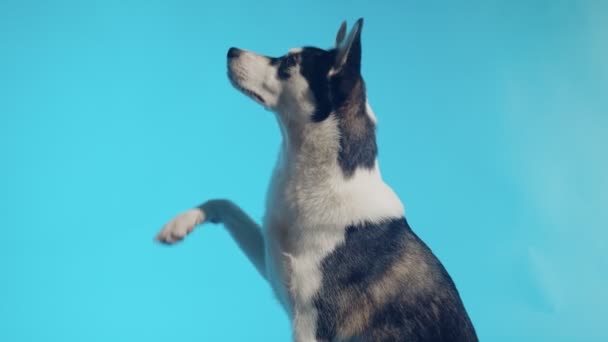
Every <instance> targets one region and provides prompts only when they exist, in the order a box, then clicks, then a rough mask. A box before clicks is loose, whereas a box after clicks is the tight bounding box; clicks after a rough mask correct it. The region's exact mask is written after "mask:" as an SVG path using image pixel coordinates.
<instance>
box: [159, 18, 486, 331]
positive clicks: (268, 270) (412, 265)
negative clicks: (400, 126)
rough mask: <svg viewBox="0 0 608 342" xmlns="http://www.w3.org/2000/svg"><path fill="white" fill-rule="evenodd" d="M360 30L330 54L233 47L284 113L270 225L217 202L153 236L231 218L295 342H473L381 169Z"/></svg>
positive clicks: (258, 92) (176, 237) (255, 84)
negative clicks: (268, 52) (287, 321)
mask: <svg viewBox="0 0 608 342" xmlns="http://www.w3.org/2000/svg"><path fill="white" fill-rule="evenodd" d="M362 27H363V19H359V20H358V21H357V22H356V23H355V25H354V26H353V27H352V29H351V31H350V33H348V35H347V32H346V22H344V23H343V24H342V26H341V27H340V29H339V31H338V34H337V37H336V40H335V46H334V48H332V49H329V50H323V49H319V48H315V47H304V48H298V49H292V50H290V51H289V53H287V54H286V55H284V56H282V57H277V58H275V57H267V56H263V55H259V54H257V53H254V52H251V51H246V50H241V49H237V48H230V50H228V77H229V79H230V81H231V82H232V84H233V85H234V86H235V87H236V88H237V89H238V90H240V91H241V92H243V93H244V94H246V95H248V96H249V97H251V98H252V99H253V100H255V101H257V102H258V103H260V104H261V105H262V106H264V107H265V108H267V109H268V110H270V111H272V112H274V113H275V114H276V118H277V121H278V122H279V126H280V129H281V134H282V137H283V140H282V144H281V148H280V152H279V155H278V159H277V164H276V167H275V169H274V173H273V175H272V180H271V184H270V187H269V190H268V193H267V200H266V214H265V217H264V220H263V225H262V226H260V225H258V224H257V223H256V222H255V221H254V220H252V219H251V218H250V217H249V216H248V215H247V214H245V213H244V212H243V210H242V209H241V208H239V207H238V206H237V205H236V204H234V203H233V202H231V201H228V200H223V199H217V200H210V201H207V202H205V203H203V204H201V205H200V206H198V207H196V208H193V209H191V210H188V211H185V212H183V213H182V214H180V215H178V216H177V217H175V218H174V219H173V220H171V221H170V222H169V223H167V224H166V225H165V226H164V227H163V229H162V230H161V231H160V233H159V234H158V236H157V237H156V238H157V240H158V241H160V242H163V243H167V244H173V243H175V242H178V241H180V240H181V239H183V238H184V237H185V236H186V235H187V234H188V233H190V232H192V230H193V229H194V228H195V227H196V226H197V225H200V224H202V223H205V222H212V223H223V224H224V226H225V227H226V228H227V229H228V231H229V232H230V234H231V235H232V237H233V238H234V239H235V240H236V242H237V243H238V245H239V247H240V248H241V249H242V250H243V252H244V253H245V254H246V255H247V257H248V258H249V259H250V260H251V262H252V264H253V265H254V266H255V268H256V269H257V270H258V272H259V273H260V275H261V276H262V277H264V278H265V279H266V280H267V281H268V282H269V283H270V285H271V286H272V289H273V290H274V292H275V294H276V296H277V298H278V299H279V301H280V302H281V304H282V305H283V307H284V308H285V310H286V312H287V314H288V315H289V317H290V319H291V322H292V328H293V340H294V341H297V342H311V341H371V342H379V341H408V342H414V341H445V342H458V341H477V336H476V333H475V330H474V328H473V325H472V324H471V321H470V319H469V317H468V315H467V312H466V311H465V308H464V306H463V304H462V301H461V299H460V296H459V294H458V291H457V290H456V287H455V285H454V283H453V281H452V279H451V278H450V276H449V275H448V273H447V272H446V270H445V269H444V268H443V266H442V265H441V263H440V262H439V260H438V259H437V258H436V257H435V256H434V255H433V253H432V252H431V250H430V249H429V248H428V247H427V246H426V245H425V244H424V242H422V241H421V240H420V239H419V238H418V236H416V234H414V232H413V231H412V230H411V228H410V226H409V225H408V223H407V221H406V220H405V216H404V209H403V205H402V204H401V202H400V201H399V199H398V198H397V196H396V195H395V193H394V192H393V191H392V190H391V188H390V187H388V186H387V185H386V184H385V183H384V182H383V181H382V178H381V176H380V170H379V168H378V162H377V160H376V157H377V153H378V149H377V146H376V135H375V134H376V133H375V127H376V118H375V116H374V114H373V112H372V110H371V108H370V106H369V105H368V104H367V99H366V93H365V83H364V82H363V78H362V77H361V29H362ZM262 227H263V228H262Z"/></svg>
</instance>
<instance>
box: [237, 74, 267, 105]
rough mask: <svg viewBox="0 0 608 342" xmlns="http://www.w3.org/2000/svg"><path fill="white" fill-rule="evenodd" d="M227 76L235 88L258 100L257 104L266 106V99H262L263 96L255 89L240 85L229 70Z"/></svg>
mask: <svg viewBox="0 0 608 342" xmlns="http://www.w3.org/2000/svg"><path fill="white" fill-rule="evenodd" d="M228 78H229V79H230V83H232V85H233V86H234V87H235V88H236V89H238V90H240V91H241V92H242V93H243V94H245V95H247V96H249V97H251V98H252V99H254V100H255V101H256V102H258V103H259V104H261V105H262V106H266V101H264V98H263V97H262V95H260V94H258V93H256V92H255V91H253V90H251V89H248V88H245V87H243V86H242V85H241V83H240V82H239V81H238V80H237V79H236V78H235V77H234V75H233V74H232V72H230V71H228Z"/></svg>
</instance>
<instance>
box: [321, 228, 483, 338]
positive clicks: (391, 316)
mask: <svg viewBox="0 0 608 342" xmlns="http://www.w3.org/2000/svg"><path fill="white" fill-rule="evenodd" d="M322 269H323V282H322V286H321V290H320V291H319V293H318V295H317V296H316V298H315V301H314V303H315V306H316V308H317V312H318V315H319V317H318V320H317V324H318V325H317V338H318V339H319V340H320V341H335V340H348V341H411V342H416V341H445V342H448V341H449V342H458V341H476V340H477V338H476V335H475V332H474V330H473V326H472V324H471V321H470V320H469V317H468V315H467V313H466V311H465V309H464V306H463V304H462V302H461V300H460V297H459V295H458V292H457V290H456V288H455V286H454V283H453V282H452V279H451V278H450V276H449V275H448V273H447V272H446V271H445V269H444V268H443V266H442V265H441V263H440V262H439V260H437V258H436V257H435V256H434V255H433V253H432V252H431V250H430V249H429V248H428V247H427V246H426V245H425V244H424V243H423V242H422V241H421V240H420V239H419V238H418V237H417V236H416V234H414V232H413V231H412V230H411V229H410V227H409V225H408V223H407V221H406V220H405V219H404V218H396V219H392V220H387V221H384V222H381V223H364V224H361V225H357V226H349V227H348V228H347V229H346V238H345V240H344V243H343V244H341V245H339V246H338V247H337V248H336V249H335V250H334V251H333V252H332V253H331V254H330V255H328V256H327V257H326V258H325V259H324V260H323V261H322Z"/></svg>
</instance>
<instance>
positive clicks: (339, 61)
mask: <svg viewBox="0 0 608 342" xmlns="http://www.w3.org/2000/svg"><path fill="white" fill-rule="evenodd" d="M362 29H363V18H359V20H357V22H356V23H355V25H354V26H353V28H352V29H351V30H350V33H349V34H348V37H347V38H346V39H344V38H342V39H338V38H340V37H341V36H342V37H343V36H344V34H341V33H342V32H344V33H346V22H344V23H343V24H342V26H341V27H340V30H339V31H338V36H337V37H336V44H338V40H340V43H339V44H338V46H336V49H337V53H336V59H335V61H334V65H333V68H332V74H342V73H344V74H351V75H353V74H355V73H357V74H358V73H360V71H361V30H362Z"/></svg>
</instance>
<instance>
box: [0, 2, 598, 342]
mask: <svg viewBox="0 0 608 342" xmlns="http://www.w3.org/2000/svg"><path fill="white" fill-rule="evenodd" d="M360 16H363V17H365V20H366V21H365V27H364V30H363V72H364V76H365V79H366V81H367V85H368V90H369V98H370V103H371V105H372V107H373V108H374V110H375V112H376V114H377V116H378V119H379V128H378V139H379V146H380V162H381V166H382V171H383V175H384V177H385V179H386V181H387V182H388V183H389V184H390V185H391V186H392V187H393V188H394V189H395V191H396V192H397V193H398V194H399V195H400V197H401V198H402V200H403V202H404V203H405V206H406V213H407V216H408V219H409V221H410V223H411V224H412V225H413V227H414V229H415V230H416V231H417V233H418V234H419V235H420V236H421V237H422V238H423V239H425V240H426V241H427V243H428V244H429V245H430V246H431V247H432V248H433V249H434V251H435V252H436V254H437V255H438V256H439V257H440V258H441V259H442V261H443V262H444V264H445V265H446V267H447V268H448V270H449V271H450V273H451V274H452V276H453V278H454V279H455V281H456V283H457V285H458V287H459V289H460V292H461V294H462V297H463V299H464V302H465V304H466V307H467V309H468V311H469V313H470V316H471V318H472V320H473V322H474V324H475V325H476V328H477V331H478V334H479V336H480V338H481V339H482V340H484V341H549V340H550V341H606V340H608V333H607V332H606V330H605V329H606V327H605V324H606V322H607V321H606V319H607V317H608V294H607V292H606V288H607V286H608V273H607V271H606V270H607V269H608V256H607V255H608V254H607V251H608V248H607V241H608V233H607V232H606V228H608V210H607V209H606V203H608V158H607V154H606V147H607V146H608V99H607V96H606V94H607V93H606V89H607V88H608V39H607V38H606V37H607V35H608V21H606V18H607V17H608V2H605V1H600V0H598V1H557V0H546V1H541V0H538V1H470V2H466V3H463V2H458V3H456V2H436V1H430V2H429V1H401V2H396V1H395V2H384V3H380V2H373V4H372V2H362V1H354V2H353V1H341V2H340V1H336V2H324V1H302V2H293V3H289V2H284V1H251V2H246V1H242V2H237V1H230V2H228V1H226V2H223V3H222V2H219V1H218V2H213V3H211V2H203V1H175V0H173V1H143V0H139V1H138V0H122V1H117V0H108V1H97V2H95V1H89V2H85V1H38V2H36V1H25V0H21V1H12V0H1V1H0V160H1V163H2V164H1V165H2V167H1V169H0V219H1V221H0V232H1V235H0V239H1V246H0V341H7V342H12V341H63V342H69V341H288V340H289V339H290V328H289V322H288V320H287V319H286V317H285V316H284V314H283V312H282V310H281V309H280V307H279V305H278V304H277V303H276V301H275V300H274V299H273V296H272V294H271V291H270V289H269V287H268V286H267V285H266V284H265V283H264V282H263V281H262V279H261V278H260V277H259V276H258V275H257V274H256V272H255V271H254V269H253V267H251V266H250V265H249V264H248V261H247V260H246V259H245V257H244V256H242V255H241V253H240V251H239V250H238V249H237V247H236V245H235V243H234V242H233V241H231V239H230V238H229V236H228V234H227V233H226V232H225V231H224V230H223V229H222V228H221V227H219V226H204V227H202V229H199V230H197V231H196V232H195V234H193V235H192V236H190V238H189V239H187V241H185V242H184V243H182V244H180V245H178V246H176V247H173V248H167V247H163V246H160V245H157V244H155V243H153V241H152V239H153V237H154V235H155V234H156V232H157V230H158V229H160V227H161V226H162V225H163V224H164V223H165V222H166V221H168V220H169V219H171V218H172V217H173V216H174V215H175V214H177V213H178V212H181V211H183V210H185V209H187V208H190V207H192V206H194V205H197V204H199V203H200V202H202V201H203V200H205V199H209V198H213V197H227V198H231V199H233V200H234V201H236V202H238V203H239V204H240V205H242V206H243V207H244V208H245V209H246V210H247V211H248V212H249V213H250V214H251V215H252V216H253V217H255V218H256V219H259V218H260V217H261V216H262V210H263V200H262V199H263V197H264V194H265V189H266V184H267V182H268V179H269V175H270V171H271V168H272V166H273V163H274V158H275V155H276V152H277V147H278V143H279V132H278V129H277V127H276V123H275V121H274V119H273V118H272V115H271V114H270V113H268V112H265V111H264V110H263V109H262V108H260V107H259V106H258V105H256V104H255V103H254V102H253V101H251V100H249V99H247V98H245V97H244V96H242V95H240V94H238V93H237V92H236V91H235V90H234V89H232V87H231V86H230V85H229V82H228V81H227V79H226V76H225V73H226V67H225V64H226V63H225V54H226V50H227V48H228V47H230V46H233V45H234V46H239V47H242V48H248V49H253V50H256V51H259V52H262V53H265V54H269V55H279V54H283V53H284V52H286V51H287V49H289V48H291V47H295V46H300V45H317V46H321V47H329V46H331V44H332V43H333V40H334V37H335V33H336V30H337V29H338V26H339V24H340V23H341V21H342V20H344V19H348V20H349V22H350V23H351V24H352V23H353V22H354V20H355V19H357V18H358V17H360Z"/></svg>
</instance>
